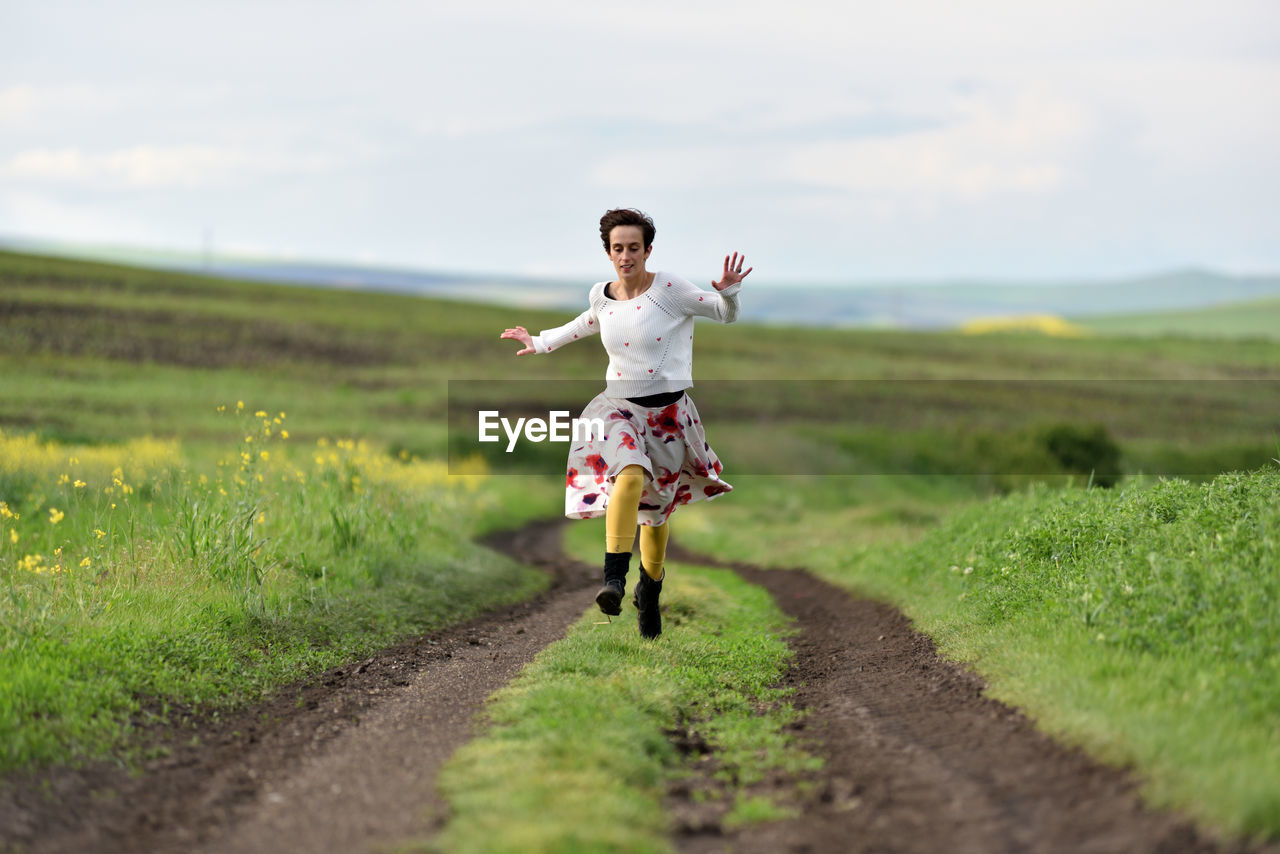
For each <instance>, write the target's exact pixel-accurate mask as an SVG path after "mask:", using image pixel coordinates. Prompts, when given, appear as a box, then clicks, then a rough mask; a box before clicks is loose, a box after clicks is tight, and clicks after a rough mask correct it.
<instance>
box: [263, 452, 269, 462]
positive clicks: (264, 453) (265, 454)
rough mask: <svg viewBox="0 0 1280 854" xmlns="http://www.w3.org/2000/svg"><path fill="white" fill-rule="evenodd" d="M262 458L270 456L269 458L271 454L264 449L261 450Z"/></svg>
mask: <svg viewBox="0 0 1280 854" xmlns="http://www.w3.org/2000/svg"><path fill="white" fill-rule="evenodd" d="M262 458H263V459H264V460H266V459H270V458H271V455H270V454H269V453H267V452H266V451H263V452H262Z"/></svg>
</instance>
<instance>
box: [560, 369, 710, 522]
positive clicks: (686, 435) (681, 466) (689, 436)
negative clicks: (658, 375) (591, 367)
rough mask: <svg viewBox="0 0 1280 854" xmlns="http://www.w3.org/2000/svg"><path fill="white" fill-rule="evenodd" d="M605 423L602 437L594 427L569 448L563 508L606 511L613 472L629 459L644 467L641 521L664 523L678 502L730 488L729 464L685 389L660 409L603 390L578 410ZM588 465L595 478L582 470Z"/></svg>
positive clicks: (586, 513) (581, 513)
mask: <svg viewBox="0 0 1280 854" xmlns="http://www.w3.org/2000/svg"><path fill="white" fill-rule="evenodd" d="M579 417H580V418H582V419H594V418H599V419H600V420H601V421H603V422H604V424H605V434H604V437H603V438H601V437H600V436H598V435H596V434H594V433H593V434H592V436H591V438H590V439H589V440H588V441H587V443H586V444H579V445H577V446H575V447H573V448H572V450H570V452H569V460H568V466H567V472H568V476H567V477H566V478H565V515H566V516H568V517H569V518H571V519H588V518H596V517H600V516H603V515H605V512H606V508H607V506H608V501H609V491H610V489H612V487H613V480H612V477H613V476H614V475H616V474H617V473H618V472H620V471H622V469H623V468H625V467H626V466H628V465H639V466H641V467H643V468H644V469H645V470H646V471H647V472H648V473H649V476H648V477H646V478H645V484H644V489H643V491H642V493H641V495H640V514H639V522H640V524H642V525H661V524H663V523H664V522H666V521H667V519H668V517H670V516H671V514H672V513H674V512H675V510H676V508H678V507H680V506H682V505H684V504H688V503H690V502H693V501H704V500H708V499H711V498H716V497H718V496H720V495H724V494H726V493H728V492H732V491H733V487H732V486H731V485H730V484H728V483H726V482H725V481H723V480H721V478H720V473H721V472H722V471H723V470H724V466H723V465H722V464H721V463H720V460H719V458H717V457H716V454H715V451H713V450H711V445H710V443H708V442H707V439H706V435H705V434H704V432H703V428H702V419H701V418H700V417H699V415H698V408H697V407H696V406H695V405H694V403H693V399H692V398H690V397H689V395H687V394H686V395H685V396H684V397H682V398H680V399H679V400H678V401H676V402H675V403H673V404H670V405H669V406H664V407H662V408H661V409H650V408H647V407H643V406H638V405H636V404H633V403H631V402H629V401H626V400H622V399H619V398H611V397H609V396H608V395H606V394H605V393H604V392H601V393H600V394H598V395H596V397H595V398H594V399H593V400H592V401H591V402H590V403H588V404H587V406H586V407H585V408H584V409H583V411H582V414H581V415H580V416H579ZM586 473H590V474H592V475H593V477H592V478H590V479H587V478H584V477H582V475H583V474H586Z"/></svg>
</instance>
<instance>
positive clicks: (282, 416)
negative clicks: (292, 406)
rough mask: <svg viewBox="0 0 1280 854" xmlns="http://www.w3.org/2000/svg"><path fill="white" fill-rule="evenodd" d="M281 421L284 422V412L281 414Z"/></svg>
mask: <svg viewBox="0 0 1280 854" xmlns="http://www.w3.org/2000/svg"><path fill="white" fill-rule="evenodd" d="M280 420H281V421H283V420H284V413H283V412H281V413H280Z"/></svg>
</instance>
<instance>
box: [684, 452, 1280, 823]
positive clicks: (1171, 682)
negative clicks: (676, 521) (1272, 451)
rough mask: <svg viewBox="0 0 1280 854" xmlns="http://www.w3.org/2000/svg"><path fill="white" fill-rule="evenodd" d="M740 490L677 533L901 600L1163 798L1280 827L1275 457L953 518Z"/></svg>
mask: <svg viewBox="0 0 1280 854" xmlns="http://www.w3.org/2000/svg"><path fill="white" fill-rule="evenodd" d="M735 486H738V487H740V488H739V489H738V490H737V491H735V492H734V493H733V498H734V499H735V500H734V501H724V502H719V503H718V506H715V507H712V508H707V507H704V506H701V505H691V506H690V507H688V508H684V509H683V510H682V511H681V512H682V514H683V516H684V518H683V519H681V520H680V523H681V524H680V527H679V528H678V536H679V537H680V538H681V539H682V541H683V542H685V543H686V544H691V545H693V546H695V547H697V548H698V549H700V550H702V551H705V552H707V553H711V554H716V555H721V556H724V557H727V558H734V559H740V560H752V561H756V562H759V563H762V564H766V565H774V566H779V567H786V566H795V565H797V564H803V565H806V566H809V567H811V568H812V569H814V570H815V571H817V572H818V573H819V574H821V575H822V576H823V577H825V578H827V579H829V580H831V581H833V582H835V583H837V584H841V585H843V586H845V587H847V588H849V589H851V590H854V591H856V592H859V593H863V594H869V595H872V596H876V597H880V598H884V599H887V600H889V601H892V602H894V603H896V604H898V605H899V606H900V607H902V608H903V610H904V611H905V612H906V613H907V614H908V615H909V616H911V617H912V618H913V620H915V621H916V624H917V625H918V626H919V627H920V628H921V629H922V630H923V631H925V632H927V633H928V634H929V635H930V636H932V637H933V638H934V640H935V641H936V642H937V643H938V645H939V647H940V649H941V650H942V652H943V653H944V654H946V655H948V656H949V657H953V658H956V659H958V660H961V661H968V662H972V663H974V664H975V665H976V667H977V669H978V670H979V672H981V673H982V674H983V675H984V676H985V677H986V678H987V679H988V680H989V681H990V683H991V685H992V693H993V694H994V696H997V697H999V698H1000V699H1003V700H1005V701H1006V702H1008V703H1010V704H1012V705H1015V706H1018V707H1020V708H1022V709H1024V710H1026V711H1027V712H1028V714H1030V715H1031V716H1032V717H1033V718H1035V719H1036V720H1037V721H1038V723H1039V725H1040V726H1042V727H1044V728H1045V729H1047V730H1049V731H1050V732H1054V733H1056V734H1058V735H1060V736H1062V737H1063V738H1065V739H1066V740H1067V741H1069V742H1072V743H1076V744H1081V745H1083V746H1084V747H1086V748H1087V749H1088V750H1089V752H1090V753H1092V754H1093V755H1095V756H1098V757H1101V758H1103V759H1105V760H1107V761H1111V762H1115V763H1117V764H1121V765H1133V766H1135V767H1136V768H1138V769H1139V771H1140V773H1141V774H1142V775H1143V776H1144V777H1146V778H1147V779H1148V785H1147V789H1146V794H1147V795H1148V797H1149V798H1150V799H1151V800H1152V801H1153V802H1155V803H1158V804H1166V805H1170V804H1171V805H1176V806H1178V807H1181V808H1183V809H1186V810H1188V811H1190V812H1192V813H1193V814H1196V815H1198V816H1199V817H1200V818H1201V819H1202V820H1204V821H1206V822H1207V823H1209V824H1211V825H1214V826H1217V827H1222V828H1227V829H1229V830H1231V831H1234V832H1243V833H1257V834H1262V835H1265V836H1272V837H1274V836H1276V835H1278V834H1280V779H1278V778H1277V777H1276V775H1275V774H1274V773H1273V772H1274V769H1275V768H1276V767H1278V766H1280V718H1278V717H1277V709H1280V575H1277V573H1276V567H1277V566H1280V504H1278V503H1277V501H1276V496H1277V495H1280V463H1273V464H1272V466H1271V467H1270V468H1268V469H1262V470H1259V471H1256V472H1252V473H1236V474H1228V475H1222V476H1220V477H1218V478H1215V479H1213V480H1212V481H1210V482H1208V483H1202V484H1193V483H1190V482H1186V481H1176V480H1170V481H1159V482H1150V483H1139V482H1134V483H1130V484H1128V485H1126V486H1125V487H1123V488H1117V489H1113V490H1105V489H1096V488H1095V489H1090V490H1084V489H1066V490H1063V489H1054V488H1050V487H1048V486H1046V485H1043V484H1041V485H1039V486H1037V487H1033V488H1031V489H1029V490H1026V491H1023V492H1019V493H1016V494H1012V495H1008V496H1005V497H1004V498H1001V499H999V500H994V501H978V502H971V503H970V504H969V506H967V507H966V508H965V509H963V510H961V511H958V512H952V513H951V514H950V515H948V516H947V517H946V518H945V520H944V521H943V522H941V523H940V524H938V523H935V522H934V521H933V520H934V518H935V517H936V516H938V515H942V514H943V513H945V512H946V511H947V508H946V507H944V506H940V505H939V504H937V503H935V502H934V501H933V499H932V498H931V499H929V500H925V501H921V500H920V499H918V498H914V497H912V496H910V495H909V494H906V493H905V492H902V491H900V490H899V489H898V488H896V487H895V488H887V487H886V488H885V489H884V490H883V491H882V494H881V496H880V497H879V498H878V499H875V500H868V501H866V502H865V503H861V502H858V501H857V500H856V499H854V496H852V495H850V496H849V498H851V499H854V500H852V501H850V502H849V503H848V504H845V503H843V502H841V501H839V500H838V496H837V495H835V494H832V492H831V491H827V493H826V494H827V495H828V496H829V500H828V501H827V502H824V504H825V505H826V506H825V508H822V507H816V506H807V507H805V509H804V510H803V512H795V513H787V512H784V513H781V514H779V513H778V512H777V509H778V507H779V505H780V504H781V505H782V506H784V507H785V506H786V504H785V501H786V498H785V496H792V495H796V494H807V495H811V494H813V492H814V491H818V492H822V491H823V487H822V486H819V485H816V484H809V483H806V484H803V485H802V484H800V483H798V482H796V481H793V480H792V479H783V478H756V479H743V481H742V482H741V483H735ZM851 491H852V490H851ZM711 517H714V519H715V521H714V523H713V522H712V521H711ZM851 529H853V530H857V531H858V533H859V535H860V536H858V537H856V538H851V537H849V535H848V532H849V531H850V530H851ZM815 532H816V533H815Z"/></svg>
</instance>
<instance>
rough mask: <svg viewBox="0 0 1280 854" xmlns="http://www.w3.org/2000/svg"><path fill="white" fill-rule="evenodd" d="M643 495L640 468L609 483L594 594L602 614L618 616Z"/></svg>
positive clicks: (633, 467)
mask: <svg viewBox="0 0 1280 854" xmlns="http://www.w3.org/2000/svg"><path fill="white" fill-rule="evenodd" d="M643 492H644V468H643V467H642V466H636V465H631V466H626V467H625V468H623V470H622V471H620V472H618V474H617V476H615V477H614V479H613V488H612V489H610V490H609V503H608V504H607V505H605V511H604V512H605V515H604V532H605V533H604V545H605V549H604V586H603V587H601V588H600V592H599V593H597V594H596V604H597V605H599V606H600V610H601V611H603V612H604V613H606V614H610V615H617V614H621V613H622V597H623V595H625V592H626V589H627V569H628V568H629V566H630V564H631V544H632V543H633V542H635V539H636V521H637V520H638V519H639V518H640V495H641V493H643Z"/></svg>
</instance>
